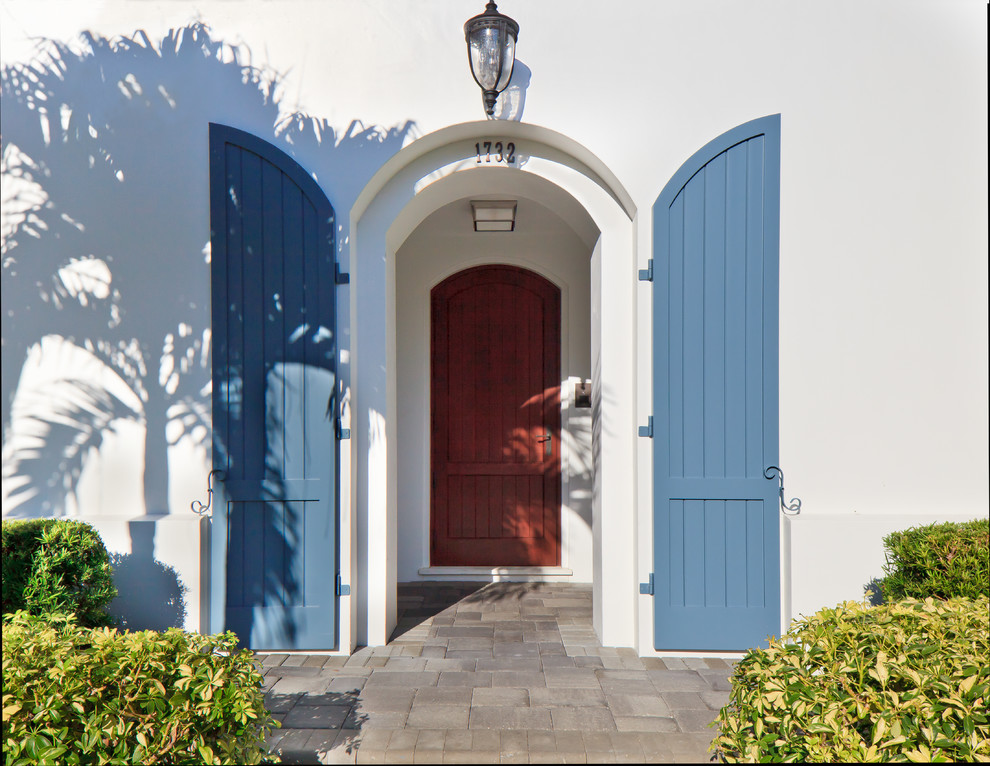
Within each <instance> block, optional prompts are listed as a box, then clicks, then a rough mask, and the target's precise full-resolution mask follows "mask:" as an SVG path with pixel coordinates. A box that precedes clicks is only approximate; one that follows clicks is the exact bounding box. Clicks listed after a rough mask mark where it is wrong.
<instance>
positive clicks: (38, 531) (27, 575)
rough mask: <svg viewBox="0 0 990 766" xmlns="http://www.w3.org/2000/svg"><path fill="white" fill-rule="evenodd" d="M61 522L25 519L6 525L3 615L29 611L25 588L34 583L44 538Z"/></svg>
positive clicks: (56, 520) (4, 532)
mask: <svg viewBox="0 0 990 766" xmlns="http://www.w3.org/2000/svg"><path fill="white" fill-rule="evenodd" d="M58 523H59V520H58V519H25V520H17V521H4V522H3V524H2V530H3V532H2V535H3V537H2V540H3V541H2V552H3V565H2V566H3V613H4V614H9V613H11V612H16V611H17V610H18V609H25V608H26V606H25V604H24V587H25V586H26V585H27V584H28V580H30V579H31V567H32V565H33V562H34V554H35V553H37V552H38V548H40V547H41V536H42V534H44V532H45V530H47V529H48V528H49V527H52V526H54V525H55V524H58Z"/></svg>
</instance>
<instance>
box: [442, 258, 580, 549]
mask: <svg viewBox="0 0 990 766" xmlns="http://www.w3.org/2000/svg"><path fill="white" fill-rule="evenodd" d="M431 322H432V332H431V365H432V370H431V373H432V391H431V399H432V401H431V413H432V417H431V429H432V436H431V445H432V446H431V470H432V482H431V486H432V493H431V532H432V534H431V546H430V560H431V564H433V565H434V566H455V565H457V566H558V565H559V564H560V290H559V289H558V288H557V287H556V286H555V285H553V284H551V283H550V282H548V281H547V280H546V279H544V278H543V277H541V276H539V275H538V274H534V273H533V272H531V271H527V270H526V269H521V268H517V267H515V266H479V267H476V268H472V269H467V270H466V271H462V272H459V273H457V274H455V275H453V276H452V277H449V278H448V279H446V280H444V281H443V282H441V283H440V284H439V285H437V286H436V287H434V288H433V291H432V292H431ZM548 437H549V438H548Z"/></svg>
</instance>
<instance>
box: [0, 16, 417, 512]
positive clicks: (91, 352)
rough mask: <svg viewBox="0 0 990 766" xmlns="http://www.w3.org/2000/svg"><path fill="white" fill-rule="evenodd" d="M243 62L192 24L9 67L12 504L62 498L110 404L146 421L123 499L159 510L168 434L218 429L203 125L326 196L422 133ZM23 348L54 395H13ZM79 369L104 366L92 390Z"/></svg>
mask: <svg viewBox="0 0 990 766" xmlns="http://www.w3.org/2000/svg"><path fill="white" fill-rule="evenodd" d="M250 58H251V55H250V51H249V50H247V49H246V47H245V46H243V45H241V46H237V47H234V46H230V45H228V44H227V43H225V42H223V41H222V40H215V39H213V37H212V36H211V33H210V30H209V29H208V27H206V26H205V25H203V24H193V25H190V26H186V27H183V28H180V29H176V30H172V31H171V32H170V33H169V34H167V35H166V36H165V37H164V38H163V39H162V40H161V41H160V42H159V43H157V44H156V43H154V42H153V41H152V40H151V39H150V38H149V37H148V36H147V35H146V34H145V33H143V32H137V33H135V34H134V35H132V36H129V37H120V38H114V39H108V38H105V37H101V36H96V35H93V34H90V33H86V34H83V35H82V37H81V38H80V44H79V45H70V44H67V43H62V42H58V41H52V40H47V41H44V42H43V43H42V44H41V45H40V46H39V52H38V55H37V57H36V58H35V59H34V60H33V61H31V62H28V63H26V64H14V65H11V66H8V67H5V68H4V69H3V72H2V81H0V86H2V107H3V109H2V112H3V166H2V171H3V175H4V200H3V204H4V231H3V235H4V236H3V272H2V273H3V281H2V301H3V306H4V310H3V348H2V362H3V379H2V399H0V403H2V407H3V430H4V454H3V476H4V484H5V488H4V514H5V515H8V514H13V515H21V516H59V515H65V514H66V513H67V512H71V508H69V509H67V507H66V498H67V497H68V496H71V495H72V493H73V491H74V490H75V488H76V480H77V479H78V477H79V474H80V473H81V470H82V467H83V466H84V464H85V462H86V459H87V457H88V456H89V455H91V454H92V449H93V448H96V447H99V446H100V443H101V440H102V438H103V437H105V436H107V435H109V434H110V433H112V432H113V431H114V429H115V428H118V427H119V425H118V424H119V421H120V420H122V419H123V420H130V421H134V422H137V423H139V424H140V425H142V426H143V427H144V428H145V430H146V432H147V438H146V439H145V440H144V441H145V444H144V460H143V463H142V464H141V465H140V466H139V470H142V471H143V497H144V505H145V507H144V509H138V508H135V509H127V510H126V511H125V510H123V509H117V510H116V511H115V512H117V513H126V514H128V515H133V514H135V513H141V512H142V511H143V512H146V513H161V512H167V511H169V510H173V511H179V510H183V509H170V508H169V507H168V470H169V467H168V448H169V447H170V446H174V445H176V444H177V443H178V442H179V441H181V440H184V439H189V440H191V441H192V444H194V445H195V446H196V447H199V448H202V449H204V450H205V449H206V448H207V446H208V445H209V443H210V440H211V433H210V426H211V422H210V383H211V380H210V378H211V375H210V367H209V360H210V356H209V350H210V348H209V347H210V305H209V301H210V291H209V280H210V274H209V247H208V243H209V225H208V215H209V189H208V183H207V178H206V176H207V169H208V166H209V158H208V141H207V135H208V133H207V131H208V125H209V122H211V121H214V122H226V123H228V124H237V125H239V126H247V127H248V129H250V130H251V131H252V132H254V133H256V134H257V135H259V136H260V137H261V138H263V139H265V140H267V141H269V142H271V143H274V144H276V145H277V146H279V147H280V148H281V149H283V150H284V151H286V152H287V153H288V154H290V155H293V156H295V157H296V158H297V159H298V158H304V159H303V160H302V161H303V164H304V166H306V167H307V168H312V169H318V170H319V172H318V173H317V175H318V176H322V178H321V181H322V183H323V185H324V188H325V189H326V190H327V191H328V193H330V194H331V196H332V199H333V201H334V203H335V206H336V207H337V209H338V210H347V209H349V207H350V204H349V203H350V202H352V201H353V199H354V198H356V196H357V194H358V192H359V191H360V189H361V188H362V187H363V186H364V184H365V183H366V182H367V180H368V179H369V178H370V177H371V175H372V174H373V173H374V172H375V171H376V170H377V169H378V168H379V167H380V166H381V165H382V164H383V163H384V162H385V160H387V159H388V158H389V157H390V156H391V155H392V154H394V153H395V152H397V151H398V150H399V149H400V148H401V147H402V145H403V143H404V142H405V141H406V139H407V138H408V137H409V136H411V135H412V134H413V132H414V130H415V125H414V123H413V122H411V121H410V122H406V123H405V124H404V125H402V126H398V127H394V128H391V129H388V130H385V129H381V128H376V127H365V126H363V125H362V124H361V123H359V122H356V121H355V122H353V123H352V124H351V125H350V126H348V128H346V130H345V131H343V133H342V134H341V135H340V136H338V135H337V133H336V132H335V130H334V128H333V127H332V126H330V125H328V124H327V123H326V121H324V120H320V119H317V118H313V117H310V116H308V115H305V114H302V113H298V112H293V113H285V112H284V111H283V110H281V109H280V107H279V104H278V94H279V90H280V83H281V78H280V76H279V75H278V74H277V73H276V72H274V71H272V70H270V69H267V68H262V67H256V66H253V65H251V64H245V63H243V62H244V61H245V60H248V61H249V60H250ZM191 181H195V182H191ZM339 218H340V216H338V219H339ZM338 225H339V226H340V227H341V228H343V227H344V226H345V225H346V221H344V222H342V221H340V220H338ZM344 230H345V231H346V229H344ZM43 340H45V341H46V344H42V341H43ZM66 344H67V345H69V346H71V347H73V349H71V350H68V351H67V350H65V349H62V348H60V347H61V346H63V345H66ZM75 349H81V350H83V351H84V352H85V356H86V357H87V359H86V360H85V361H80V359H82V356H81V355H80V354H78V353H77V352H75ZM31 353H33V355H34V356H33V357H32V361H33V364H32V365H31V367H32V369H33V374H34V376H33V377H32V380H31V382H32V384H33V383H34V382H36V381H38V380H43V381H44V385H45V386H48V387H49V389H58V392H57V393H55V396H54V397H53V398H52V401H53V402H55V404H54V405H53V406H52V407H50V408H46V406H45V398H43V397H38V396H35V397H33V401H32V402H31V406H27V400H26V399H24V400H23V401H22V400H21V398H22V397H25V396H26V395H27V394H28V393H29V392H27V391H26V390H24V389H25V387H24V386H23V385H21V386H20V389H19V387H18V386H19V383H21V382H22V377H23V375H22V372H24V371H25V370H26V367H27V366H26V362H28V359H29V355H30V354H31ZM54 355H60V356H61V357H62V360H61V361H59V362H55V361H54ZM72 356H74V357H75V361H74V362H73V363H72V364H69V363H68V362H67V361H66V360H67V359H68V358H69V357H72ZM80 364H82V365H84V366H86V365H88V366H89V368H90V372H92V369H96V372H95V373H92V374H91V375H90V379H89V381H88V385H87V384H84V383H83V382H82V381H80V380H79V379H78V374H77V369H78V367H79V365H80ZM39 365H40V367H41V368H42V369H41V372H40V373H39V371H38V367H39ZM94 387H95V388H96V389H102V390H101V392H100V393H99V394H98V395H96V394H94V390H93V389H94ZM15 404H17V405H18V406H15ZM204 454H205V452H204ZM190 499H191V498H190ZM185 507H188V506H185Z"/></svg>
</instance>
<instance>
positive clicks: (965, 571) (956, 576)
mask: <svg viewBox="0 0 990 766" xmlns="http://www.w3.org/2000/svg"><path fill="white" fill-rule="evenodd" d="M883 543H884V548H885V549H886V551H887V565H886V566H885V567H884V574H885V575H886V577H884V579H883V580H882V581H881V583H880V587H881V590H882V591H883V595H884V599H886V600H887V601H897V600H898V599H902V598H909V597H910V598H928V597H929V596H931V597H933V598H942V599H945V598H952V597H953V596H965V597H967V598H978V597H980V596H990V520H987V519H976V520H974V521H967V522H965V523H962V524H953V523H944V524H929V525H927V526H923V527H914V528H912V529H908V530H905V531H904V532H893V533H891V534H889V535H887V536H886V537H885V538H884V539H883Z"/></svg>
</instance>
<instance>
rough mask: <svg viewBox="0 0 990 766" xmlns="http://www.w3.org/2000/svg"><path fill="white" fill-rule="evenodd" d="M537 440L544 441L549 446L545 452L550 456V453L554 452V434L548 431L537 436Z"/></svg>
mask: <svg viewBox="0 0 990 766" xmlns="http://www.w3.org/2000/svg"><path fill="white" fill-rule="evenodd" d="M536 441H538V442H544V443H545V444H546V445H547V446H546V447H545V448H544V449H545V452H544V454H545V455H547V456H548V457H549V455H550V453H551V452H553V434H552V433H550V432H549V431H547V432H546V433H545V434H542V435H540V436H537V437H536Z"/></svg>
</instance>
